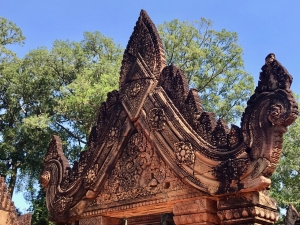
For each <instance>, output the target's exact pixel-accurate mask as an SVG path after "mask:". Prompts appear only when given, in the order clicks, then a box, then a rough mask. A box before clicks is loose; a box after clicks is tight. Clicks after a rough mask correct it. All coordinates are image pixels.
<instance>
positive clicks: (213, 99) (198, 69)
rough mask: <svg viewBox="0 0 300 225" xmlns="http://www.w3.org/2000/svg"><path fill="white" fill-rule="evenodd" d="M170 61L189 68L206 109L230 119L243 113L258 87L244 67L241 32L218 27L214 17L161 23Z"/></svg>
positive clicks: (189, 80) (169, 62) (187, 73)
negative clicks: (214, 25) (218, 29)
mask: <svg viewBox="0 0 300 225" xmlns="http://www.w3.org/2000/svg"><path fill="white" fill-rule="evenodd" d="M158 31H159V34H160V37H161V39H162V42H163V45H164V48H165V52H166V60H167V64H168V65H170V64H174V65H176V66H178V67H179V68H180V69H182V70H183V71H184V72H185V75H186V76H187V79H188V82H189V85H190V86H191V87H193V88H195V89H197V90H198V91H199V95H200V98H201V101H202V104H203V106H204V109H205V110H206V111H209V112H215V113H216V114H217V115H218V116H219V117H220V118H223V119H225V120H226V121H228V122H235V121H236V119H237V118H239V117H241V115H242V112H243V111H244V108H245V103H246V101H247V100H248V99H249V97H250V95H251V94H252V92H253V90H254V83H253V78H252V77H251V76H250V75H249V74H248V73H247V72H246V71H245V70H244V62H243V59H242V54H243V50H242V48H241V46H239V45H238V43H237V41H238V38H237V34H236V33H235V32H229V31H226V30H225V29H223V30H221V31H215V30H213V29H212V22H211V21H210V20H206V19H203V18H202V19H201V20H199V21H193V22H180V21H178V20H177V19H175V20H172V21H171V22H165V23H164V24H162V25H159V26H158Z"/></svg>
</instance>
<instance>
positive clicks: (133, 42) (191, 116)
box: [41, 11, 298, 225]
mask: <svg viewBox="0 0 300 225" xmlns="http://www.w3.org/2000/svg"><path fill="white" fill-rule="evenodd" d="M291 83H292V77H291V75H290V74H289V73H288V72H287V70H286V69H285V68H284V67H283V66H282V65H281V64H280V63H279V62H278V61H277V60H276V59H275V55H274V54H269V55H268V56H267V57H266V61H265V65H264V66H263V67H262V72H261V73H260V81H259V82H258V86H257V87H256V90H255V93H254V94H253V95H252V96H251V98H250V99H249V101H248V103H247V107H246V109H245V112H244V114H243V117H242V120H241V127H238V126H235V125H232V126H231V128H228V126H227V124H226V123H225V121H223V120H222V119H219V120H216V119H215V117H216V116H215V114H214V113H212V112H205V111H204V110H203V109H202V106H201V102H200V98H199V95H198V93H197V91H196V90H193V89H191V90H189V87H188V84H187V80H186V78H185V75H184V71H182V70H180V69H178V68H177V67H176V66H173V65H171V66H166V63H165V56H164V50H163V46H162V43H161V40H160V38H159V35H158V33H157V30H156V28H155V26H154V24H153V22H152V21H151V19H150V18H149V16H148V15H147V13H146V12H145V11H142V12H141V14H140V17H139V19H138V21H137V23H136V26H135V28H134V31H133V33H132V35H131V37H130V40H129V42H128V45H127V48H126V50H125V52H124V58H123V64H122V67H121V72H120V85H119V91H113V92H111V93H109V94H108V98H107V101H106V102H105V103H102V104H101V107H100V109H99V113H98V121H97V125H96V126H95V127H94V128H93V130H92V132H91V134H90V137H89V141H88V150H86V151H83V152H81V154H80V160H79V162H75V163H74V166H73V167H72V168H71V167H70V165H69V163H68V161H67V159H66V157H65V156H64V154H63V151H62V143H61V140H60V138H59V137H57V136H54V137H53V139H52V141H51V143H50V146H49V149H48V151H47V153H46V156H45V158H44V168H43V171H42V175H41V182H42V185H43V187H44V189H45V191H46V194H47V208H48V210H49V212H50V215H51V218H50V219H51V220H52V221H54V222H55V223H56V224H57V225H65V224H68V225H117V224H127V225H150V224H151V225H159V224H162V225H167V224H169V225H171V224H176V225H233V224H243V225H259V224H274V222H275V221H277V220H278V213H277V205H276V202H275V200H274V199H272V198H270V197H269V191H268V189H269V188H270V184H271V181H270V176H271V175H272V173H273V172H274V170H275V168H276V165H277V163H278V160H279V158H280V153H281V150H282V136H283V134H284V133H285V132H286V131H287V126H289V125H290V124H291V123H293V122H294V121H295V119H296V117H297V115H298V108H297V104H296V102H295V100H294V98H293V96H292V92H291V90H290V85H291Z"/></svg>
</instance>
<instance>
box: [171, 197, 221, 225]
mask: <svg viewBox="0 0 300 225" xmlns="http://www.w3.org/2000/svg"><path fill="white" fill-rule="evenodd" d="M173 213H174V217H173V219H174V222H175V224H176V225H217V224H219V221H220V219H219V217H218V216H217V202H216V201H214V200H211V199H199V200H193V201H186V202H180V203H176V204H175V205H174V208H173Z"/></svg>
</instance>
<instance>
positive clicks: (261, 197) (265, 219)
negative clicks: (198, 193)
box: [218, 192, 279, 225]
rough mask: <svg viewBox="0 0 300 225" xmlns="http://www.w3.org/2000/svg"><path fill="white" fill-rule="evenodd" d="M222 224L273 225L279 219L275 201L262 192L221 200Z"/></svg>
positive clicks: (219, 214)
mask: <svg viewBox="0 0 300 225" xmlns="http://www.w3.org/2000/svg"><path fill="white" fill-rule="evenodd" d="M218 216H219V218H220V220H221V221H222V224H224V225H225V224H250V223H253V222H255V223H257V224H273V223H274V222H276V221H277V220H278V218H279V216H278V213H277V205H276V202H275V200H274V199H271V198H270V197H269V196H268V194H266V193H262V192H250V193H241V194H238V195H233V196H224V197H221V198H219V202H218Z"/></svg>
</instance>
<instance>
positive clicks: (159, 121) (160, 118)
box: [149, 108, 166, 131]
mask: <svg viewBox="0 0 300 225" xmlns="http://www.w3.org/2000/svg"><path fill="white" fill-rule="evenodd" d="M149 123H150V127H151V129H152V130H157V131H160V130H163V129H165V125H166V117H165V112H164V110H163V109H161V108H153V109H151V110H150V113H149Z"/></svg>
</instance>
